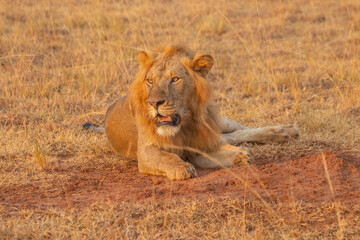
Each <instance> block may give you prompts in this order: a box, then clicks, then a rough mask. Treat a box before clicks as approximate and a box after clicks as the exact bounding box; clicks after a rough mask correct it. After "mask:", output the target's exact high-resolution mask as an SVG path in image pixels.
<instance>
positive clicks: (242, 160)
mask: <svg viewBox="0 0 360 240" xmlns="http://www.w3.org/2000/svg"><path fill="white" fill-rule="evenodd" d="M250 163H252V156H251V155H250V153H249V152H248V150H246V149H243V148H239V149H238V152H237V154H236V156H235V159H234V162H233V166H243V165H246V164H250Z"/></svg>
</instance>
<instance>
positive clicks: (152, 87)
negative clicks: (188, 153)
mask: <svg viewBox="0 0 360 240" xmlns="http://www.w3.org/2000/svg"><path fill="white" fill-rule="evenodd" d="M139 62H140V71H139V74H138V75H137V78H136V80H135V82H134V83H133V85H132V100H133V102H134V105H135V110H136V112H137V114H136V115H137V119H140V121H141V122H142V124H143V125H145V126H148V127H149V129H151V130H149V131H148V134H147V135H148V136H149V135H150V136H149V137H150V138H152V139H153V141H154V142H155V143H159V145H161V143H170V144H176V145H188V146H192V147H199V144H198V143H196V144H195V146H193V145H194V143H192V142H193V141H203V142H209V141H210V142H212V141H213V140H214V139H215V138H216V139H217V138H218V136H219V127H218V117H217V113H216V108H215V107H214V104H213V102H212V101H211V88H210V86H209V83H208V82H207V81H206V79H205V77H206V75H207V73H208V72H209V70H210V69H211V67H212V66H213V63H214V60H213V58H212V57H211V56H210V55H193V54H192V53H191V52H189V51H187V50H185V49H184V48H182V47H177V46H175V47H174V46H170V47H167V48H166V50H165V51H164V52H162V53H161V54H159V55H158V56H157V57H155V58H154V57H153V56H151V55H150V54H149V53H146V52H140V53H139ZM188 138H193V139H188ZM200 138H201V139H200ZM204 139H207V140H208V141H205V140H204ZM200 145H201V144H200ZM212 147H214V146H212Z"/></svg>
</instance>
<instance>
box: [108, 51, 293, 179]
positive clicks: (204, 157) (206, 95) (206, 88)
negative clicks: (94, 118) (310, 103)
mask: <svg viewBox="0 0 360 240" xmlns="http://www.w3.org/2000/svg"><path fill="white" fill-rule="evenodd" d="M139 62H140V67H139V71H138V73H137V75H136V77H135V80H134V82H133V83H132V85H131V87H130V91H129V93H128V94H127V96H125V97H124V98H122V99H120V100H119V101H117V102H116V103H114V104H113V105H112V106H111V107H110V108H109V110H108V112H107V114H106V118H105V132H106V135H107V138H108V140H109V143H110V146H111V147H112V149H113V150H114V151H115V152H117V153H119V154H120V155H122V156H126V157H130V158H137V159H138V166H139V171H140V172H142V173H147V174H154V175H166V176H167V177H169V178H170V179H173V180H182V179H187V178H191V177H196V176H197V174H196V170H195V168H194V166H193V165H195V166H198V167H210V168H213V167H229V166H231V165H240V163H243V162H244V161H245V162H249V161H251V156H250V155H249V154H248V153H247V151H246V150H244V149H241V148H238V147H234V146H230V145H228V144H227V142H230V141H231V143H232V144H237V143H239V142H241V141H246V138H245V139H244V138H241V136H239V134H237V132H238V131H239V130H248V131H251V130H249V129H248V128H246V127H244V126H242V125H240V124H239V123H237V122H235V121H233V120H229V119H224V118H220V117H219V116H218V109H217V106H216V104H215V103H214V102H213V100H212V90H211V88H210V85H209V82H208V81H207V80H206V79H205V77H206V75H207V73H208V71H210V69H211V67H212V65H213V63H214V61H213V58H212V57H211V56H210V55H194V54H193V53H191V52H190V51H189V50H187V49H185V48H183V47H180V46H169V47H167V48H166V49H165V51H163V52H162V53H160V54H159V55H158V56H156V57H153V56H152V55H151V54H149V53H145V52H140V53H139ZM174 76H175V77H176V78H174ZM173 79H177V80H176V82H175V81H173ZM159 116H160V117H166V116H169V117H172V116H180V117H179V119H181V120H180V123H179V122H176V121H173V120H171V121H172V122H171V123H169V124H161V123H159V125H158V121H160V120H157V119H159ZM169 119H170V118H169ZM171 119H173V118H171ZM254 131H255V130H254ZM296 131H297V130H296ZM258 132H261V131H258ZM222 133H226V134H223V135H221V134H222ZM229 134H232V135H229ZM248 135H249V134H248ZM250 135H251V134H250ZM255 135H256V134H255ZM258 135H259V134H258ZM258 135H256V136H258ZM251 136H252V139H250V140H251V141H252V140H255V142H256V140H259V139H256V138H255V137H254V136H253V135H251ZM259 136H260V135H259ZM259 136H258V137H259ZM238 140H241V141H238ZM260 140H261V139H260ZM270 141H271V140H270ZM214 158H215V159H214ZM190 162H191V163H192V164H191V163H190Z"/></svg>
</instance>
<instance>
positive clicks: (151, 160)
mask: <svg viewBox="0 0 360 240" xmlns="http://www.w3.org/2000/svg"><path fill="white" fill-rule="evenodd" d="M137 156H138V167H139V172H141V173H146V174H152V175H164V176H167V177H168V178H169V179H171V180H185V179H188V178H192V177H196V176H197V173H196V170H195V168H194V166H193V165H192V164H191V163H188V162H185V161H183V160H182V159H181V158H180V157H179V156H178V155H176V154H174V153H170V152H167V151H164V150H162V149H160V148H159V147H157V146H154V145H152V144H151V143H150V142H148V141H146V140H145V139H144V136H143V135H141V134H140V133H139V143H138V152H137Z"/></svg>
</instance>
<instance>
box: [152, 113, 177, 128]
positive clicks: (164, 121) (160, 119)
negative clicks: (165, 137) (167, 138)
mask: <svg viewBox="0 0 360 240" xmlns="http://www.w3.org/2000/svg"><path fill="white" fill-rule="evenodd" d="M156 119H157V125H158V127H160V126H163V125H170V126H175V127H176V126H178V125H179V124H180V121H181V117H180V115H179V114H174V115H171V116H162V115H160V114H158V115H157V118H156Z"/></svg>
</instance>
